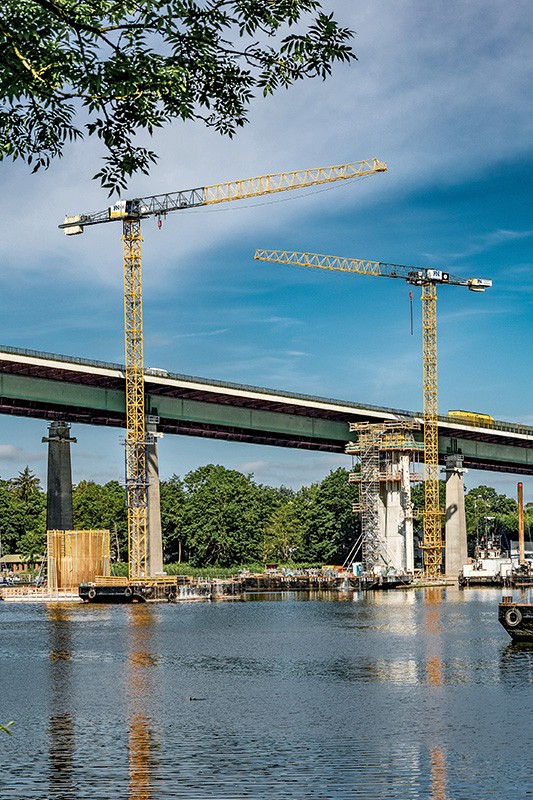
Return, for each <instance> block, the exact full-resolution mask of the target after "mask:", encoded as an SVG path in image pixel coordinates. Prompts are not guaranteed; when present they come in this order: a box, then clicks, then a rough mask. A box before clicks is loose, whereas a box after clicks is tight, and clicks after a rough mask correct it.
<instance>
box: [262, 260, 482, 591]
mask: <svg viewBox="0 0 533 800" xmlns="http://www.w3.org/2000/svg"><path fill="white" fill-rule="evenodd" d="M254 258H255V259H257V260H259V261H271V262H274V263H277V264H290V265H292V266H299V267H317V268H319V269H329V270H337V271H340V272H355V273H357V274H359V275H376V276H378V277H384V278H402V279H403V280H405V281H407V282H408V283H410V284H413V285H415V286H420V287H421V288H422V373H423V397H424V505H425V508H424V512H423V520H424V541H423V545H422V547H423V550H424V570H425V572H426V575H428V577H436V576H437V575H438V573H439V572H440V568H441V566H442V546H443V543H442V533H441V516H442V514H441V509H440V502H439V431H438V414H439V411H438V382H437V284H450V285H452V286H466V287H467V288H468V289H470V290H471V291H472V292H483V291H485V289H488V288H489V287H490V286H492V281H491V280H486V279H483V278H461V277H457V276H455V275H451V274H450V273H449V272H444V271H442V270H439V269H426V268H423V267H406V266H402V265H400V264H385V263H383V262H381V261H362V260H360V259H356V258H342V257H340V256H326V255H320V254H318V253H295V252H288V251H285V250H256V252H255V256H254Z"/></svg>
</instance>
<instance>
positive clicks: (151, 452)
mask: <svg viewBox="0 0 533 800" xmlns="http://www.w3.org/2000/svg"><path fill="white" fill-rule="evenodd" d="M158 421H159V418H158V417H152V416H149V417H147V421H146V434H147V436H146V440H147V445H146V466H147V471H148V520H147V522H148V541H147V547H146V572H147V574H148V575H150V576H154V575H161V574H162V573H163V538H162V531H161V497H160V491H159V462H158V457H157V438H158V435H157V422H158ZM161 435H162V434H159V436H161Z"/></svg>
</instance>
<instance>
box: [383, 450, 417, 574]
mask: <svg viewBox="0 0 533 800" xmlns="http://www.w3.org/2000/svg"><path fill="white" fill-rule="evenodd" d="M409 462H410V457H409V454H408V453H400V452H393V453H392V461H391V464H390V465H389V466H388V469H389V470H391V471H392V474H394V476H395V477H396V478H397V479H396V480H391V481H388V482H387V483H382V484H381V486H380V504H379V523H380V533H381V535H382V537H383V540H384V541H385V544H386V551H387V555H386V558H387V561H389V562H390V565H391V566H393V567H396V569H401V570H404V571H407V572H412V571H413V569H414V544H413V510H412V503H411V482H410V477H409ZM398 478H399V479H398Z"/></svg>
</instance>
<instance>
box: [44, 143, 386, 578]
mask: <svg viewBox="0 0 533 800" xmlns="http://www.w3.org/2000/svg"><path fill="white" fill-rule="evenodd" d="M386 170H387V166H386V164H384V163H383V162H382V161H379V160H378V159H377V158H374V159H369V160H365V161H358V162H354V163H350V164H341V165H337V166H332V167H319V168H316V169H306V170H300V171H297V172H281V173H277V174H273V175H263V176H261V177H258V178H248V179H246V180H239V181H232V182H229V183H218V184H213V185H212V186H203V187H199V188H196V189H187V190H185V191H178V192H172V193H168V194H160V195H153V196H150V197H142V198H136V199H134V200H119V201H117V202H116V203H115V204H114V205H113V206H111V207H110V208H107V209H105V211H98V212H96V213H90V214H79V215H77V216H67V217H65V220H64V222H63V223H62V224H61V225H59V227H60V228H62V229H64V231H65V233H66V234H68V235H73V234H78V233H83V230H84V228H85V227H87V226H88V225H97V224H101V223H105V222H113V221H116V220H120V221H122V229H123V232H122V241H123V251H124V335H125V351H126V502H127V507H128V552H129V578H130V580H137V579H139V578H144V577H148V576H147V575H146V562H147V510H148V481H147V456H146V453H147V435H146V425H145V403H144V353H143V349H144V348H143V323H142V260H141V243H142V236H141V220H143V219H147V218H148V217H156V218H157V219H158V220H160V219H161V217H165V216H166V215H167V214H168V213H170V212H173V211H182V210H184V209H188V208H197V207H198V206H208V205H214V204H216V203H224V202H228V201H230V200H244V199H246V198H251V197H258V196H260V195H265V194H274V193H276V192H284V191H287V190H290V189H302V188H304V187H307V186H317V185H320V184H324V183H331V182H333V181H340V180H348V179H351V178H364V177H366V176H368V175H374V174H375V173H377V172H385V171H386Z"/></svg>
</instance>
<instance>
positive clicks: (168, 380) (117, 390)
mask: <svg viewBox="0 0 533 800" xmlns="http://www.w3.org/2000/svg"><path fill="white" fill-rule="evenodd" d="M122 370H123V368H122V367H121V365H117V364H105V363H102V362H90V361H84V360H81V359H79V360H75V359H67V358H65V357H62V356H49V355H47V354H32V353H29V352H28V351H21V350H20V351H19V350H15V349H14V348H10V349H9V351H7V350H6V352H4V351H0V413H2V414H11V415H15V416H19V417H34V418H38V419H45V420H65V421H67V422H70V423H72V424H75V423H78V424H84V425H102V426H110V427H117V428H124V427H125V420H126V417H125V394H124V374H123V371H122ZM146 392H147V410H148V413H149V414H152V415H154V416H157V417H159V423H158V430H159V431H161V432H163V433H167V434H178V435H182V436H200V437H204V438H212V439H224V440H226V441H233V442H247V443H250V444H263V445H271V446H277V447H292V448H299V449H305V450H315V451H317V450H318V451H324V452H330V453H344V450H345V446H346V443H347V441H348V440H349V437H350V435H349V428H348V426H349V423H350V422H360V421H365V420H367V421H370V422H379V421H382V420H384V419H388V420H391V419H405V418H406V417H407V418H413V417H414V418H416V419H420V415H418V414H416V413H413V412H408V411H397V410H394V409H386V408H378V407H376V406H364V405H358V404H355V403H354V404H352V403H348V402H345V401H338V400H327V399H324V398H311V397H307V396H304V395H296V394H285V393H281V392H273V391H271V390H268V389H258V388H255V387H246V386H238V385H235V384H224V383H221V382H216V381H207V380H203V379H199V378H191V377H189V376H179V375H168V376H166V375H163V376H161V375H155V374H152V375H150V374H147V376H146ZM420 421H422V420H421V419H420ZM422 435H423V434H422V433H421V434H420V438H422ZM532 446H533V435H528V434H522V435H520V434H519V433H516V432H515V431H502V430H497V429H480V428H477V427H471V426H468V425H464V424H461V425H460V426H454V425H453V424H451V423H450V422H449V421H442V422H441V423H439V454H440V459H441V461H442V463H444V459H445V457H446V455H449V454H451V453H457V454H461V455H462V456H463V459H464V466H465V467H467V468H471V469H483V470H491V471H498V472H511V473H516V474H521V475H533V449H532Z"/></svg>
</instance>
